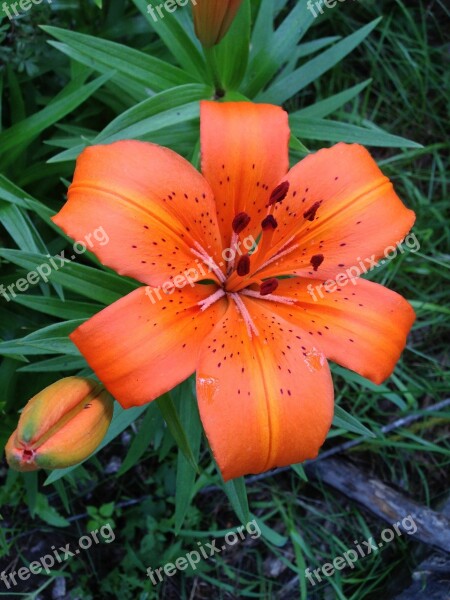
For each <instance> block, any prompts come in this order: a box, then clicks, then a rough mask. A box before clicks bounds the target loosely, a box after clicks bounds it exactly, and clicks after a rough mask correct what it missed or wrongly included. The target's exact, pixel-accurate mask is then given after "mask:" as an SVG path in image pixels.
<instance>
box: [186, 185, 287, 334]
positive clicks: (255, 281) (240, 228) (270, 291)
mask: <svg viewBox="0 0 450 600" xmlns="http://www.w3.org/2000/svg"><path fill="white" fill-rule="evenodd" d="M288 190H289V183H288V182H284V183H282V184H280V185H279V186H278V187H277V188H275V190H274V191H273V192H272V194H271V196H270V200H269V204H268V206H267V209H268V211H267V215H266V217H265V218H264V219H263V220H262V222H261V233H260V235H258V238H257V239H258V241H257V242H256V243H255V245H254V246H253V247H252V248H251V249H250V250H249V251H248V252H246V253H242V251H240V248H241V241H242V240H241V239H240V236H241V234H243V233H244V231H245V230H246V229H247V227H248V226H249V224H250V221H251V218H250V216H249V215H248V214H247V213H245V212H240V213H238V214H237V215H236V216H235V218H234V219H233V223H232V229H233V233H232V238H231V246H230V249H229V251H230V252H229V254H230V256H232V258H231V259H230V260H229V261H227V264H226V272H225V273H224V271H223V269H222V268H221V267H220V266H219V265H218V264H217V263H216V262H215V261H214V259H213V258H212V257H211V256H209V254H208V253H207V252H206V251H205V250H204V249H203V248H202V247H201V246H200V244H198V243H196V244H195V248H193V249H191V251H192V253H193V254H194V256H196V257H197V258H199V259H200V260H202V261H203V262H204V263H205V264H206V265H207V266H208V268H209V269H210V272H211V273H213V274H214V275H215V276H216V278H217V283H218V289H217V290H216V291H215V292H214V293H213V294H211V296H209V297H208V298H206V299H205V300H202V301H201V302H199V306H200V307H201V310H202V311H205V310H207V309H208V308H209V307H210V306H212V305H213V304H215V303H216V302H218V301H219V300H221V299H222V298H224V297H227V298H228V299H229V301H232V302H234V303H235V305H236V309H237V310H238V312H239V313H240V315H241V316H242V318H243V320H244V322H245V325H246V327H247V332H248V334H249V337H252V336H253V335H256V336H257V335H259V333H258V329H257V327H256V326H255V323H254V322H253V320H252V317H251V315H250V313H249V311H248V308H247V306H246V304H245V301H244V298H245V297H248V298H255V299H258V300H264V301H267V302H276V303H279V304H288V305H292V304H294V303H295V302H294V300H292V299H291V298H287V297H284V296H279V295H277V294H276V293H275V292H276V290H277V288H278V285H279V280H278V279H277V278H276V277H271V278H269V279H264V277H263V270H264V268H265V267H267V266H268V265H270V264H271V263H273V262H275V261H277V260H279V259H280V258H282V257H284V256H286V255H287V254H290V253H291V252H293V251H294V250H296V249H297V248H298V247H299V244H295V243H293V242H294V239H295V238H294V237H292V238H290V239H288V240H287V241H286V242H285V243H284V244H283V245H282V246H281V247H280V248H279V249H278V250H277V251H276V252H275V253H274V252H273V249H272V239H273V235H274V232H275V230H276V229H277V227H278V223H277V221H276V219H275V217H274V216H273V208H274V206H275V204H276V203H277V202H281V201H282V200H284V198H285V197H286V195H287V193H288Z"/></svg>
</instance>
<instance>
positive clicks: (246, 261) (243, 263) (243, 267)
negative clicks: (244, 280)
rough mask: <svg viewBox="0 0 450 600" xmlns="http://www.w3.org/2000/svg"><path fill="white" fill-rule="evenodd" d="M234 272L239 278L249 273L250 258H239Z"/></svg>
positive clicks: (247, 256) (246, 256) (245, 256)
mask: <svg viewBox="0 0 450 600" xmlns="http://www.w3.org/2000/svg"><path fill="white" fill-rule="evenodd" d="M236 271H237V274H238V275H239V277H245V276H246V275H248V274H249V273H250V256H249V255H248V254H244V255H243V256H241V257H240V259H239V261H238V264H237V268H236Z"/></svg>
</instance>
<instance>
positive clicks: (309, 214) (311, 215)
mask: <svg viewBox="0 0 450 600" xmlns="http://www.w3.org/2000/svg"><path fill="white" fill-rule="evenodd" d="M321 204H322V202H314V204H313V205H312V206H310V207H309V208H308V210H306V211H305V212H304V213H303V217H304V218H305V219H306V220H307V221H314V219H315V218H316V212H317V210H318V208H319V206H320V205H321Z"/></svg>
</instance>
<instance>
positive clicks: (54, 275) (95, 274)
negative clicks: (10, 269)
mask: <svg viewBox="0 0 450 600" xmlns="http://www.w3.org/2000/svg"><path fill="white" fill-rule="evenodd" d="M0 257H2V258H4V259H6V260H9V261H11V262H12V263H14V264H16V265H19V266H20V267H23V268H24V269H27V270H29V271H33V272H36V273H38V275H39V274H40V273H44V275H45V277H44V281H45V279H47V280H48V281H49V282H55V283H60V284H61V285H62V286H63V287H65V288H67V289H69V290H71V291H73V292H76V293H78V294H80V295H81V296H86V297H87V298H90V299H91V300H95V301H97V302H100V303H101V304H104V305H106V304H111V303H112V302H115V301H116V300H119V298H121V297H122V296H125V295H126V294H128V293H130V292H132V291H133V290H135V289H136V288H137V287H138V286H139V285H138V284H137V283H135V282H133V281H131V280H129V279H127V278H125V277H120V276H119V275H116V274H115V273H113V272H110V273H107V272H105V271H103V270H100V269H94V268H92V267H88V266H86V265H80V264H77V263H75V262H69V263H64V265H59V263H58V260H59V259H56V262H55V264H56V266H57V267H58V268H57V269H56V268H53V269H52V268H51V267H52V264H51V262H50V260H51V259H50V258H49V257H47V256H43V255H42V254H32V253H30V252H21V251H20V250H8V249H6V248H5V249H0ZM44 265H46V266H47V267H48V268H46V269H45V272H44V269H43V268H42V267H43V266H44ZM40 267H41V268H40ZM49 269H50V272H49V273H48V271H49ZM40 279H41V280H42V277H40Z"/></svg>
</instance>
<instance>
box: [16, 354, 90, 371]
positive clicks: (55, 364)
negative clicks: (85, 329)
mask: <svg viewBox="0 0 450 600" xmlns="http://www.w3.org/2000/svg"><path fill="white" fill-rule="evenodd" d="M86 367H87V362H86V361H85V359H84V358H83V357H82V356H55V357H54V358H47V359H45V360H40V361H37V362H34V363H30V364H28V365H25V366H24V367H20V368H19V369H17V371H18V372H21V373H59V372H64V371H79V370H81V369H84V368H86Z"/></svg>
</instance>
